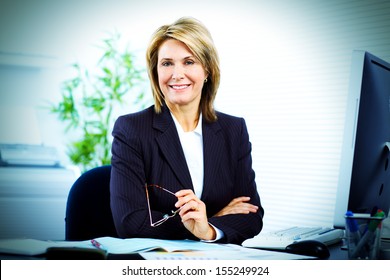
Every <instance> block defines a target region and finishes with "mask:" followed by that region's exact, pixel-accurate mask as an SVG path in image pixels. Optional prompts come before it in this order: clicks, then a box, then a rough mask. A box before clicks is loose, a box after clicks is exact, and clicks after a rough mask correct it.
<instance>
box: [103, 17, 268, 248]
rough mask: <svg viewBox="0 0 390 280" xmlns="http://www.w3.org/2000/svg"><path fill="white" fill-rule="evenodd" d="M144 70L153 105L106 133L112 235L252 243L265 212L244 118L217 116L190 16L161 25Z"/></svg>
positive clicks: (212, 58) (203, 50)
mask: <svg viewBox="0 0 390 280" xmlns="http://www.w3.org/2000/svg"><path fill="white" fill-rule="evenodd" d="M147 65H148V74H149V78H150V81H151V86H152V91H153V97H154V101H155V102H154V103H155V104H154V106H151V107H150V108H148V109H145V110H143V111H141V112H138V113H134V114H129V115H126V116H122V117H120V118H118V120H117V121H116V123H115V126H114V129H113V136H114V140H113V145H112V173H111V208H112V213H113V217H114V222H115V226H116V229H117V232H118V235H119V236H120V237H123V238H130V237H149V238H163V239H196V240H204V241H210V242H212V241H218V242H227V243H235V244H241V243H242V242H243V241H244V240H245V239H248V238H251V237H253V236H255V235H256V234H258V233H259V232H260V230H261V228H262V225H263V223H262V217H263V209H262V207H261V203H260V198H259V195H258V193H257V190H256V183H255V174H254V171H253V169H252V159H251V144H250V142H249V135H248V132H247V128H246V124H245V121H244V120H243V119H242V118H237V117H233V116H229V115H226V114H223V113H220V112H216V111H215V110H214V107H213V102H214V99H215V96H216V93H217V89H218V86H219V81H220V71H219V60H218V55H217V51H216V49H215V47H214V43H213V40H212V38H211V35H210V33H209V32H208V30H207V29H206V28H205V27H204V25H203V24H201V23H200V22H199V21H197V20H195V19H192V18H182V19H179V20H178V21H176V22H175V23H173V24H171V25H164V26H162V27H160V28H159V29H157V31H156V32H155V33H154V35H153V37H152V40H151V42H150V45H149V48H148V50H147ZM167 213H168V214H167Z"/></svg>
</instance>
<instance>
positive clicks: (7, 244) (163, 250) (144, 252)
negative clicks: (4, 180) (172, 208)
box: [0, 237, 310, 260]
mask: <svg viewBox="0 0 390 280" xmlns="http://www.w3.org/2000/svg"><path fill="white" fill-rule="evenodd" d="M49 248H75V249H80V248H86V249H95V250H103V251H105V252H106V253H107V254H133V253H137V254H140V255H141V256H142V257H143V258H144V259H168V257H169V259H187V258H191V259H225V260H227V259H278V260H279V259H302V258H310V257H306V256H299V255H293V254H287V253H281V252H273V251H264V250H255V249H250V248H244V247H242V246H238V245H233V244H218V243H206V242H199V241H193V240H164V239H153V238H128V239H121V238H113V237H100V238H96V239H93V240H85V241H42V240H36V239H3V240H0V253H3V254H4V253H6V254H17V255H26V256H37V255H42V254H45V253H46V252H47V250H48V249H49Z"/></svg>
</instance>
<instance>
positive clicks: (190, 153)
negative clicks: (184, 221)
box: [171, 114, 224, 242]
mask: <svg viewBox="0 0 390 280" xmlns="http://www.w3.org/2000/svg"><path fill="white" fill-rule="evenodd" d="M171 115H172V118H173V121H174V122H175V125H176V130H177V132H178V134H179V139H180V142H181V146H182V147H183V151H184V156H185V158H186V161H187V165H188V169H189V170H190V175H191V179H192V185H193V187H194V192H195V195H196V196H197V197H199V198H200V197H201V196H202V191H203V176H204V168H203V134H202V114H200V116H199V121H198V125H197V126H196V127H195V129H194V130H193V131H189V132H185V131H184V130H183V128H182V127H181V125H180V123H179V122H178V120H177V119H176V118H175V116H174V115H173V114H171ZM210 225H211V226H212V227H213V228H214V229H215V231H216V238H215V239H214V240H202V241H205V242H213V241H217V240H219V239H221V238H222V237H223V236H224V233H223V232H222V231H221V230H220V229H219V228H217V227H215V226H214V225H212V224H210Z"/></svg>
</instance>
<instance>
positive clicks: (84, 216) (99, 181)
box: [65, 165, 117, 241]
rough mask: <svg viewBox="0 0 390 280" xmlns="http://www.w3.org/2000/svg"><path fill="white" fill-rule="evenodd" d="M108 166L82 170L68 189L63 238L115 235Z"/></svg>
mask: <svg viewBox="0 0 390 280" xmlns="http://www.w3.org/2000/svg"><path fill="white" fill-rule="evenodd" d="M110 175H111V166H110V165H105V166H100V167H96V168H93V169H91V170H89V171H87V172H85V173H83V174H82V175H81V176H80V177H79V178H78V179H77V180H76V181H75V182H74V184H73V186H72V188H71V189H70V191H69V195H68V201H67V205H66V217H65V239H66V240H69V241H70V240H89V239H93V238H96V237H102V236H112V237H117V233H116V230H115V225H114V221H113V218H112V213H111V208H110Z"/></svg>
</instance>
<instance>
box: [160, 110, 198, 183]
mask: <svg viewBox="0 0 390 280" xmlns="http://www.w3.org/2000/svg"><path fill="white" fill-rule="evenodd" d="M153 126H154V128H155V129H158V130H160V131H161V134H160V135H159V136H157V137H156V141H157V144H158V145H159V147H160V150H161V152H162V153H163V155H164V157H165V158H166V159H167V162H168V164H169V165H170V166H171V168H172V170H173V172H174V173H175V175H176V176H177V178H178V180H179V181H180V183H181V184H182V187H183V188H186V189H188V188H191V189H193V186H192V180H191V175H190V172H189V169H188V166H187V162H186V160H185V157H184V152H183V148H182V147H181V144H180V140H179V135H178V133H177V130H176V126H175V124H174V122H173V119H172V116H171V115H170V113H169V110H168V109H167V108H166V107H165V106H164V107H162V112H161V113H160V114H155V115H154V120H153Z"/></svg>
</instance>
